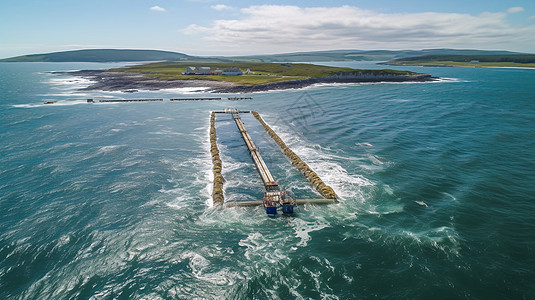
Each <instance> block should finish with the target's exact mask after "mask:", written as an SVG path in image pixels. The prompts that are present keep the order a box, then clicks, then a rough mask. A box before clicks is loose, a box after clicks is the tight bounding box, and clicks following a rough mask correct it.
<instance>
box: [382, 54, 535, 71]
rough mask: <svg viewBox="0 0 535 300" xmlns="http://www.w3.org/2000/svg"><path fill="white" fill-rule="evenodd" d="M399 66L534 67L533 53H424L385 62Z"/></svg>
mask: <svg viewBox="0 0 535 300" xmlns="http://www.w3.org/2000/svg"><path fill="white" fill-rule="evenodd" d="M385 64H387V65H401V66H427V67H487V68H535V54H515V55H424V56H416V57H404V58H400V59H396V60H392V61H389V62H387V63H385Z"/></svg>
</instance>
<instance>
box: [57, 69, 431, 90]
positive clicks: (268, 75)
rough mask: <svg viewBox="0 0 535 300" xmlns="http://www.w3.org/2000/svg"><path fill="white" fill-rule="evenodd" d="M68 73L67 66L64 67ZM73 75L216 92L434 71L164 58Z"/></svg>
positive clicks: (106, 82)
mask: <svg viewBox="0 0 535 300" xmlns="http://www.w3.org/2000/svg"><path fill="white" fill-rule="evenodd" d="M63 73H65V72H63ZM68 74H70V75H75V76H82V77H84V78H87V79H90V80H92V81H93V82H94V84H92V85H90V86H88V87H86V88H85V89H84V90H103V91H126V92H129V91H130V92H133V91H137V90H159V89H169V88H183V87H189V88H191V87H205V88H209V91H210V92H215V93H247V92H260V91H267V90H284V89H297V88H303V87H306V86H310V85H313V84H318V83H361V82H425V81H433V80H436V78H434V77H432V76H431V75H429V74H421V73H414V72H409V71H398V70H388V69H384V70H360V69H352V68H340V67H329V66H321V65H314V64H305V63H246V62H240V63H238V62H227V63H214V62H198V63H194V62H159V63H149V64H143V65H136V66H130V67H124V68H115V69H109V70H82V71H75V72H68Z"/></svg>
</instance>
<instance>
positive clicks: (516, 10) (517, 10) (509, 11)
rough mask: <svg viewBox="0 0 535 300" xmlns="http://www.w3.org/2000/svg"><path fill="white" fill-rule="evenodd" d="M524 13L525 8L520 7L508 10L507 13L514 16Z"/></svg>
mask: <svg viewBox="0 0 535 300" xmlns="http://www.w3.org/2000/svg"><path fill="white" fill-rule="evenodd" d="M523 11H524V8H523V7H520V6H515V7H511V8H509V9H508V10H507V13H510V14H514V13H519V12H523Z"/></svg>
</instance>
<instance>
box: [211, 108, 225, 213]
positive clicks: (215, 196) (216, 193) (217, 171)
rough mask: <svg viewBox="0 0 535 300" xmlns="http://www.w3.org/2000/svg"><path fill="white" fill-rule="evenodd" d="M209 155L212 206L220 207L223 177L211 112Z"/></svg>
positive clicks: (222, 199) (213, 115)
mask: <svg viewBox="0 0 535 300" xmlns="http://www.w3.org/2000/svg"><path fill="white" fill-rule="evenodd" d="M210 154H211V155H212V165H213V167H212V172H213V174H214V185H213V190H212V191H213V192H212V200H213V203H214V205H222V204H223V202H224V201H225V198H224V196H223V183H224V182H225V179H223V175H222V174H221V170H222V167H223V165H222V162H221V157H220V156H219V148H217V135H216V129H215V112H212V116H211V117H210Z"/></svg>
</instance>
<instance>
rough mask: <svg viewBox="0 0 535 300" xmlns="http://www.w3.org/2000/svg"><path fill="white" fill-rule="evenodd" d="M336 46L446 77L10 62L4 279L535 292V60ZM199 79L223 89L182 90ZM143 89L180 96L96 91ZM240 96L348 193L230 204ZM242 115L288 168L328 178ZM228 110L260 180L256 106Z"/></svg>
mask: <svg viewBox="0 0 535 300" xmlns="http://www.w3.org/2000/svg"><path fill="white" fill-rule="evenodd" d="M325 64H330V65H335V66H348V67H354V68H380V69H383V68H395V69H401V70H410V71H416V72H421V73H428V74H431V75H433V76H437V77H440V78H443V79H442V80H440V81H437V82H427V83H410V84H399V83H398V84H382V83H378V84H347V85H346V84H344V85H317V86H311V87H308V88H305V89H300V90H288V91H274V92H262V93H253V94H247V95H246V96H252V97H253V98H254V99H253V100H243V101H230V100H226V99H227V97H232V96H235V95H233V94H209V93H206V91H205V90H202V89H199V88H195V89H194V90H191V89H174V90H159V91H143V90H141V91H136V92H128V93H125V92H102V91H79V89H80V88H83V87H85V86H87V85H88V84H90V83H89V82H87V81H84V80H79V79H77V78H74V77H69V76H66V75H54V74H50V73H48V72H50V71H65V70H81V69H102V68H109V67H118V66H120V65H119V64H90V63H1V64H0V90H1V91H2V93H0V100H1V101H0V116H1V120H2V121H1V123H0V140H1V141H2V146H1V148H0V165H1V166H2V167H1V168H0V207H1V208H2V218H0V298H5V299H34V298H49V299H88V298H94V299H107V298H132V299H147V298H148V299H214V298H216V299H218V298H219V299H310V298H311V299H319V298H321V299H368V298H370V299H372V298H373V299H376V298H393V299H399V298H410V299H428V298H431V297H432V298H437V299H504V298H514V299H523V298H524V299H529V298H530V297H532V295H533V294H534V293H535V289H534V287H533V285H532V284H531V280H532V278H534V277H535V267H534V266H535V256H534V246H535V228H534V227H535V225H534V224H535V215H533V213H532V212H533V209H534V205H535V203H534V202H533V199H534V198H535V190H534V189H533V184H532V183H533V182H534V181H535V171H534V170H535V165H534V164H535V163H534V162H535V152H534V151H533V149H535V134H534V133H533V130H532V128H533V127H534V125H535V103H534V102H533V99H534V96H535V87H534V86H533V84H532V83H533V82H534V81H535V70H520V69H475V68H474V69H470V68H433V67H393V66H384V65H376V64H375V63H372V62H335V63H325ZM196 96H210V97H222V100H220V101H179V102H178V101H177V102H170V101H168V100H169V99H170V98H174V97H177V98H178V97H196ZM238 96H242V95H238ZM140 98H162V99H164V100H165V101H162V102H154V103H153V102H148V103H133V102H128V103H95V104H89V103H87V102H86V99H140ZM46 101H55V103H54V104H44V102H46ZM228 107H233V108H238V109H242V110H255V111H258V112H259V113H260V114H261V116H262V117H263V118H264V120H265V121H266V122H267V123H268V124H269V125H270V126H271V127H272V129H273V130H274V131H276V132H277V134H278V135H279V136H280V137H281V138H282V139H283V140H284V141H285V143H286V144H287V146H288V147H290V148H291V149H292V150H293V151H294V152H295V153H296V154H298V155H299V156H300V157H301V159H303V161H305V162H306V163H307V164H308V165H309V166H310V167H311V168H312V169H313V170H314V171H315V172H316V173H317V174H318V175H319V176H320V177H321V178H322V179H323V180H324V181H325V182H326V183H327V184H328V185H330V186H331V187H333V189H334V190H335V192H336V193H337V195H338V196H339V198H340V199H339V200H340V202H339V203H338V204H334V205H326V206H321V205H310V204H307V205H302V206H299V207H297V208H296V212H295V214H294V216H293V217H283V216H278V217H276V218H269V217H267V216H266V215H265V212H264V210H263V209H262V208H261V207H256V208H255V207H253V208H243V207H235V208H228V209H219V208H217V207H214V206H213V205H212V203H211V186H212V174H211V168H212V163H211V156H210V141H209V118H210V112H211V111H213V110H223V109H225V108H228ZM242 118H243V121H244V123H245V125H246V126H247V129H248V130H249V131H250V134H251V136H252V138H253V140H254V142H255V144H257V146H258V148H259V149H260V152H261V154H262V156H263V158H264V160H265V161H266V164H267V165H268V166H269V168H270V170H271V171H272V173H273V176H274V177H275V178H276V180H277V181H278V182H279V184H280V185H281V186H282V187H283V188H284V189H286V190H288V191H289V192H291V193H292V194H294V195H296V197H302V198H309V197H310V198H314V197H319V195H318V194H317V192H316V191H315V190H314V189H313V188H312V187H310V185H309V183H308V181H307V180H306V178H305V177H304V176H302V175H301V174H300V173H299V172H298V171H297V170H295V168H293V167H292V165H291V164H290V163H289V161H288V160H287V158H286V157H285V156H284V154H283V153H282V152H281V151H280V148H279V147H278V146H277V145H276V144H275V143H274V142H273V140H272V139H271V138H270V137H269V136H268V135H267V134H266V132H265V131H264V129H263V127H262V126H261V125H260V124H259V123H258V122H257V121H256V119H255V118H254V117H253V116H250V115H247V114H244V115H243V116H242ZM216 126H217V134H218V137H219V139H218V146H219V149H220V151H221V159H222V161H223V176H224V177H225V179H226V182H225V188H224V194H225V199H226V201H245V200H259V198H260V197H262V195H263V187H262V184H261V180H260V178H259V176H258V174H257V173H256V171H255V169H254V165H253V163H252V161H251V159H250V156H249V154H248V152H247V148H246V147H245V145H244V143H243V140H242V139H241V137H240V136H239V132H238V129H237V127H236V125H235V124H234V122H233V121H232V119H231V118H230V116H228V115H218V116H217V119H216Z"/></svg>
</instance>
